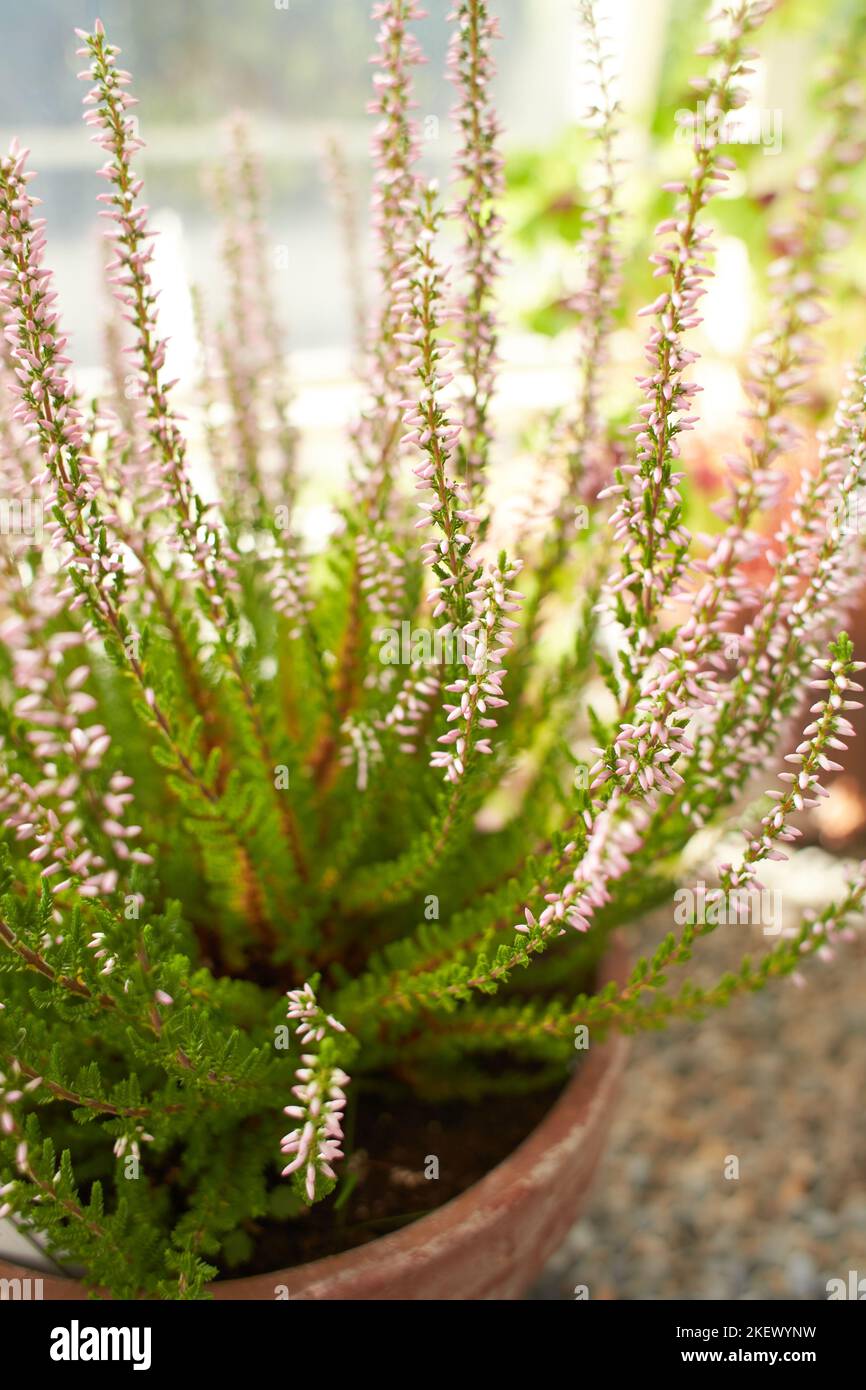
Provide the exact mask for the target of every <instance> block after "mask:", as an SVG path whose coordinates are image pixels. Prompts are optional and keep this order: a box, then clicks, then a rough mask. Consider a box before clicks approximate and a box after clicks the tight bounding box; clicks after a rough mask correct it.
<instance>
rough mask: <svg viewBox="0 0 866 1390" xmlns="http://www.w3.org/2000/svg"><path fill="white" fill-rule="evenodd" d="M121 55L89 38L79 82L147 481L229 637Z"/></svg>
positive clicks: (229, 582)
mask: <svg viewBox="0 0 866 1390" xmlns="http://www.w3.org/2000/svg"><path fill="white" fill-rule="evenodd" d="M119 52H120V50H119V49H118V48H117V47H116V46H114V45H112V44H109V43H107V42H106V40H105V35H104V33H102V32H100V31H97V30H94V33H93V34H89V35H86V36H85V39H84V47H83V48H80V49H79V50H78V53H79V54H80V56H82V57H85V58H89V59H90V66H89V68H87V69H86V70H85V71H84V72H82V73H81V74H80V76H81V78H82V79H83V80H85V81H89V82H92V83H93V86H92V87H91V89H90V91H88V93H87V95H86V96H85V98H84V105H85V106H86V107H87V108H88V109H87V112H86V114H85V117H84V119H85V123H86V124H87V125H88V126H91V127H92V128H93V129H94V130H95V132H96V133H95V134H94V136H93V139H94V141H95V143H96V144H98V145H99V146H100V147H101V148H102V149H103V150H105V152H106V153H107V154H108V156H109V159H108V162H107V163H106V164H105V165H104V166H103V167H102V169H100V171H99V173H100V175H101V177H102V178H104V179H105V180H106V181H107V183H108V184H109V185H110V189H109V191H107V192H105V193H101V194H99V195H98V197H99V201H100V202H102V203H104V204H105V208H104V210H103V212H102V214H101V216H103V217H104V218H105V219H106V220H107V221H109V222H110V223H111V224H112V225H111V226H110V227H109V229H108V230H107V232H106V236H107V237H108V238H109V239H110V240H111V242H112V245H113V248H114V253H115V254H114V259H113V261H112V262H111V264H110V266H109V283H110V284H111V285H112V286H113V287H114V291H115V294H116V297H117V299H118V300H119V302H120V303H121V305H122V306H123V308H124V309H125V311H126V313H127V317H128V319H129V322H130V323H131V325H132V329H133V345H132V349H131V351H132V353H133V355H134V357H135V358H136V359H137V367H138V373H139V376H140V381H141V387H142V396H143V400H144V402H145V406H144V409H143V413H142V416H141V419H142V424H143V427H144V428H145V429H146V431H147V436H148V440H149V445H148V450H147V457H146V459H145V460H143V461H142V464H143V466H144V467H145V469H146V477H147V482H148V483H149V484H150V485H151V486H152V487H153V489H155V490H156V491H157V492H158V493H159V494H160V496H161V499H162V506H163V508H164V509H165V510H166V511H168V512H170V513H172V514H173V515H174V517H175V525H176V530H175V531H174V532H173V533H172V534H171V535H170V536H169V537H167V540H168V541H169V543H170V544H171V545H173V546H174V548H175V549H177V550H179V551H180V552H181V553H183V554H185V555H186V556H187V557H188V558H189V560H190V561H191V562H192V564H193V565H194V567H195V572H196V575H197V577H198V579H199V580H200V582H201V584H202V586H203V588H204V591H205V593H206V594H207V597H208V600H209V602H210V605H211V608H212V613H213V619H214V622H215V623H216V624H217V625H218V628H219V629H220V630H222V629H223V628H224V625H225V607H226V602H227V597H228V595H229V593H230V592H232V591H235V590H236V587H237V581H236V578H235V573H234V568H233V559H234V557H233V555H232V552H231V548H230V547H229V546H228V545H227V543H226V542H225V540H224V538H223V537H221V535H220V533H219V530H218V528H217V527H216V526H214V525H213V524H211V523H210V522H207V521H206V518H205V511H206V509H205V508H204V507H203V506H202V503H201V500H200V499H199V498H198V497H197V495H196V493H195V491H194V490H193V487H192V485H191V483H190V480H189V475H188V470H187V465H186V446H185V443H184V439H183V435H182V434H181V432H180V429H179V428H178V426H177V423H176V421H175V419H174V417H173V415H172V412H171V408H170V405H169V401H168V389H169V388H168V385H167V384H166V383H164V381H163V376H162V372H163V367H164V365H165V353H166V344H165V342H164V340H163V339H161V338H160V337H159V336H158V334H157V329H156V296H155V294H154V291H153V287H152V282H151V277H150V271H149V269H148V267H149V265H150V261H151V260H152V257H153V246H152V244H151V243H152V238H153V233H152V232H150V231H149V230H148V227H147V209H146V207H142V206H139V205H138V202H137V200H138V196H139V194H140V193H141V189H142V181H141V180H140V179H139V178H138V177H137V176H136V174H135V171H134V170H133V168H132V163H131V161H132V158H133V156H134V155H135V154H136V153H137V152H138V151H139V150H140V149H142V148H143V141H142V140H140V139H139V137H138V136H137V134H136V133H135V125H134V122H133V121H132V120H131V119H130V118H129V117H128V115H127V112H128V111H129V109H130V108H131V107H132V106H134V105H135V104H136V99H135V98H134V97H132V96H130V95H129V93H128V92H126V91H125V90H124V88H125V87H127V86H128V85H129V83H130V81H131V78H130V75H129V73H127V72H124V71H123V70H122V69H120V68H118V66H117V55H118V54H119Z"/></svg>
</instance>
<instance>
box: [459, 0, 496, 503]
mask: <svg viewBox="0 0 866 1390" xmlns="http://www.w3.org/2000/svg"><path fill="white" fill-rule="evenodd" d="M448 19H449V21H451V22H453V23H455V24H456V28H455V31H454V34H453V36H452V39H451V44H450V47H449V51H448V67H449V77H450V80H451V81H452V82H453V83H454V85H455V86H456V88H457V91H458V101H457V103H456V105H455V106H454V107H453V109H452V116H453V119H454V121H455V123H456V125H457V128H458V132H459V148H458V152H457V158H456V165H455V178H456V181H457V182H458V183H460V184H462V185H463V191H462V195H461V197H460V198H459V200H458V202H457V204H456V206H455V207H454V209H453V212H454V215H455V216H456V217H458V218H459V219H460V221H461V223H462V230H463V247H462V252H463V280H464V285H463V287H462V290H461V293H460V295H459V297H458V299H457V302H456V305H455V306H454V317H455V318H456V319H457V321H458V322H459V324H460V325H461V327H460V359H461V366H462V368H463V373H464V375H465V378H466V386H465V387H464V388H463V390H462V393H461V402H460V410H461V415H462V425H463V433H462V436H461V442H460V445H459V446H458V459H459V462H458V467H459V472H460V474H461V476H462V479H463V481H464V483H465V484H466V486H467V488H468V490H469V495H470V496H471V497H472V498H477V497H479V496H480V493H481V490H482V484H483V473H484V469H485V466H486V464H487V456H488V453H489V450H490V443H491V439H490V422H489V418H488V416H489V408H490V401H491V397H492V394H493V390H494V386H495V381H496V341H497V325H496V312H495V308H494V293H495V285H496V278H497V275H498V273H499V270H500V268H501V264H502V256H501V252H500V249H499V241H500V233H501V229H502V217H501V215H500V213H499V212H498V210H497V203H498V201H499V199H500V197H501V195H502V191H503V185H504V179H503V174H502V156H501V155H500V153H499V151H498V149H497V143H498V140H499V136H500V133H501V127H500V124H499V120H498V118H497V116H496V113H495V109H494V107H493V104H492V101H491V97H490V93H489V86H490V82H491V80H492V79H493V77H494V76H495V73H496V64H495V62H494V60H493V56H492V53H491V46H492V41H493V40H494V39H497V38H499V37H501V35H500V33H499V24H498V20H496V19H493V18H491V16H490V13H489V7H488V5H487V4H486V2H485V0H461V3H460V4H458V5H457V6H456V7H455V9H454V10H453V11H452V12H451V14H450V15H449V16H448Z"/></svg>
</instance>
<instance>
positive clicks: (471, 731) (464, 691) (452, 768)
mask: <svg viewBox="0 0 866 1390" xmlns="http://www.w3.org/2000/svg"><path fill="white" fill-rule="evenodd" d="M518 573H519V566H518V565H513V566H510V567H508V566H506V568H505V569H500V567H499V565H498V564H493V563H491V564H490V565H489V566H488V571H487V573H486V574H485V575H484V577H483V578H480V579H479V580H478V581H477V582H476V585H475V587H474V588H473V589H471V590H470V591H469V595H468V599H469V604H470V606H471V609H472V615H473V616H472V618H471V620H470V621H469V622H468V623H466V624H465V625H464V627H463V629H462V633H463V637H464V639H465V640H467V643H468V644H469V651H468V653H467V655H466V667H467V675H466V676H465V677H462V676H461V677H460V678H459V679H457V680H455V681H451V682H450V683H449V684H447V685H446V686H445V689H446V691H447V692H448V693H449V694H450V695H455V696H458V697H459V699H458V700H457V701H456V702H455V703H454V704H446V705H445V706H444V710H445V715H446V719H447V722H448V723H449V724H451V725H453V727H452V728H451V729H450V730H449V731H448V733H445V734H442V735H441V736H440V737H439V739H438V742H439V743H440V744H442V745H444V746H443V747H442V748H439V749H436V750H434V752H433V753H432V755H431V758H430V766H431V767H438V768H441V769H442V770H443V771H444V775H445V780H446V781H448V782H453V783H456V782H459V781H460V779H461V778H462V777H463V776H464V775H465V773H466V769H467V766H468V764H469V760H470V758H471V757H472V756H473V755H474V754H482V755H487V756H489V755H490V754H491V753H492V751H493V750H492V748H491V745H490V738H489V736H488V734H487V732H486V731H487V730H492V729H495V728H496V727H497V720H496V719H495V718H494V713H495V711H497V710H500V709H503V708H504V707H505V706H506V705H507V703H508V702H507V700H506V699H505V698H504V696H503V693H502V682H503V680H504V679H505V670H504V668H503V665H502V660H503V657H504V656H505V654H506V653H507V651H508V650H509V648H510V647H511V644H512V636H511V632H512V630H513V628H515V627H516V626H517V624H516V622H515V621H514V619H513V618H512V617H510V616H509V615H510V614H512V613H516V612H517V610H518V609H519V607H520V600H521V598H522V597H523V595H522V594H520V593H518V591H517V590H516V589H512V588H511V587H510V585H511V582H512V581H513V580H514V579H516V577H517V575H518Z"/></svg>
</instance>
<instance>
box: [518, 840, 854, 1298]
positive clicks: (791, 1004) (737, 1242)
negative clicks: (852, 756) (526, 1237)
mask: <svg viewBox="0 0 866 1390" xmlns="http://www.w3.org/2000/svg"><path fill="white" fill-rule="evenodd" d="M778 867H779V869H780V870H781V872H782V875H783V877H782V878H780V880H779V881H780V882H781V883H783V884H784V891H785V902H786V905H788V906H790V905H792V904H793V903H794V902H795V901H796V900H797V899H799V900H800V901H803V900H807V901H808V900H812V901H815V900H818V899H819V898H821V894H822V890H824V889H826V891H827V895H828V896H829V895H830V894H831V893H832V892H833V888H834V882H835V881H838V875H839V865H838V863H837V862H836V861H833V860H831V859H830V858H829V856H826V855H823V854H822V853H821V852H820V851H817V850H809V851H806V852H805V853H803V854H802V855H799V856H797V857H796V859H795V861H794V863H792V864H791V865H785V866H781V865H780V866H778ZM670 926H671V923H670V922H668V921H661V922H659V921H658V920H657V921H656V922H655V923H654V924H652V925H648V926H647V927H646V928H644V930H643V931H642V932H641V933H640V939H641V940H642V941H643V944H644V946H645V947H647V946H650V945H652V944H653V943H654V942H656V941H657V940H658V939H659V938H660V936H661V935H663V934H664V932H665V931H667V930H669V929H670ZM755 930H758V931H759V930H760V929H755V928H750V927H745V926H729V927H724V928H719V929H718V930H717V931H716V933H715V934H714V935H713V936H711V937H707V938H705V939H704V940H703V941H702V942H700V943H699V946H700V947H701V952H700V954H701V968H697V967H696V968H694V969H693V970H692V971H691V975H692V977H693V978H694V979H696V980H699V981H702V982H703V981H709V980H712V979H713V978H715V977H717V976H718V975H719V974H721V973H723V972H724V971H725V970H728V969H731V968H733V967H735V966H736V964H737V963H738V961H739V959H740V957H741V955H742V954H743V953H744V952H745V951H746V950H748V949H750V948H751V949H753V950H754V953H755V954H757V953H758V951H759V950H760V946H758V947H757V949H755V947H754V941H752V942H751V943H750V944H749V945H744V933H745V934H746V937H747V938H748V936H749V934H750V933H752V932H754V931H755ZM864 999H866V935H861V937H860V939H859V940H858V942H857V944H856V945H851V946H846V947H842V948H841V949H840V951H839V953H838V955H837V956H836V958H835V960H834V961H832V962H831V963H828V964H822V963H820V962H817V961H815V962H814V963H813V964H812V968H811V969H809V971H808V985H807V987H806V988H804V989H798V988H797V987H796V986H793V985H791V984H790V983H789V981H787V980H785V981H780V982H777V983H776V986H775V988H774V987H772V986H770V987H768V989H767V990H765V991H764V992H763V993H761V994H756V995H752V996H749V997H747V998H742V999H740V1000H738V1001H735V1002H734V1003H733V1004H732V1005H731V1006H730V1007H729V1009H728V1010H727V1011H723V1012H720V1013H718V1014H716V1015H714V1016H712V1017H710V1018H708V1019H707V1020H706V1021H705V1022H704V1023H703V1024H700V1025H690V1024H685V1025H683V1024H680V1025H674V1026H673V1027H672V1028H671V1029H670V1030H669V1031H668V1032H667V1033H657V1034H649V1035H644V1036H641V1037H638V1038H636V1039H635V1040H634V1051H633V1054H632V1058H631V1061H630V1065H629V1071H628V1077H627V1082H626V1086H625V1090H624V1094H623V1096H622V1099H621V1101H620V1107H619V1110H618V1114H617V1118H616V1121H615V1123H614V1127H613V1131H612V1134H611V1138H610V1140H609V1143H608V1148H607V1153H606V1155H605V1157H604V1159H603V1160H602V1164H601V1166H600V1168H599V1171H598V1173H597V1175H596V1180H595V1185H594V1188H593V1191H592V1193H591V1195H590V1200H589V1204H588V1206H587V1208H586V1210H585V1213H584V1215H583V1218H582V1219H581V1220H580V1221H579V1222H578V1224H577V1225H576V1226H574V1227H573V1228H572V1229H571V1230H570V1231H569V1232H568V1234H567V1236H566V1237H565V1240H564V1242H563V1245H562V1247H561V1249H560V1251H559V1252H558V1254H557V1255H556V1256H555V1257H554V1259H553V1260H552V1262H551V1264H550V1265H549V1267H548V1269H547V1270H546V1271H545V1274H544V1275H543V1277H542V1279H541V1280H540V1281H539V1283H538V1284H537V1285H536V1287H535V1288H534V1289H533V1290H532V1292H531V1293H530V1295H529V1297H530V1298H532V1299H560V1298H574V1296H575V1292H574V1291H575V1286H577V1285H581V1284H583V1285H586V1286H587V1287H588V1290H589V1297H590V1298H594V1299H599V1298H602V1299H712V1298H718V1299H730V1300H737V1299H755V1298H768V1299H792V1300H797V1299H806V1300H808V1299H824V1298H826V1297H827V1290H826V1284H827V1280H828V1279H831V1278H838V1277H841V1278H843V1279H845V1280H846V1282H847V1279H848V1272H849V1270H857V1271H858V1272H859V1276H860V1277H866V1105H864V1096H866V1010H864ZM730 1156H733V1157H735V1158H736V1159H737V1160H739V1177H738V1178H731V1177H726V1176H725V1171H726V1164H727V1165H728V1171H731V1170H732V1169H733V1167H734V1165H733V1164H730V1163H729V1158H730ZM864 1288H866V1285H864Z"/></svg>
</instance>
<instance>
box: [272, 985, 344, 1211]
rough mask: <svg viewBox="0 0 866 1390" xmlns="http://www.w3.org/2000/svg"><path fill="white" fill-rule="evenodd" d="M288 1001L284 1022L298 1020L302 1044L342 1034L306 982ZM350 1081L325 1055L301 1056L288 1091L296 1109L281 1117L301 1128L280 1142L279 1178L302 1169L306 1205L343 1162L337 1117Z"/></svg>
mask: <svg viewBox="0 0 866 1390" xmlns="http://www.w3.org/2000/svg"><path fill="white" fill-rule="evenodd" d="M288 999H289V1010H288V1015H287V1016H288V1018H290V1019H298V1020H299V1022H298V1024H297V1027H296V1030H295V1031H296V1032H297V1035H298V1037H299V1038H300V1040H301V1042H302V1043H310V1042H314V1043H321V1042H322V1041H323V1039H325V1037H326V1036H327V1035H328V1034H334V1033H337V1034H339V1033H344V1032H345V1031H346V1030H345V1028H344V1027H343V1025H342V1023H340V1022H339V1021H338V1020H337V1019H336V1018H334V1017H333V1016H332V1015H331V1014H326V1013H325V1012H324V1010H323V1009H322V1008H321V1007H320V1006H319V1004H318V1003H317V1001H316V995H315V991H314V990H313V987H312V985H310V984H309V982H308V983H307V984H305V985H303V986H302V987H301V988H300V989H294V990H290V991H289V994H288ZM349 1081H350V1078H349V1077H348V1076H347V1075H346V1073H345V1072H344V1071H343V1070H342V1069H341V1068H340V1067H337V1066H335V1065H334V1064H333V1061H332V1060H331V1053H330V1051H328V1052H327V1053H326V1054H323V1052H322V1051H321V1050H320V1051H318V1052H315V1053H304V1054H302V1056H301V1065H300V1067H298V1068H297V1070H296V1072H295V1082H296V1084H295V1085H294V1086H293V1087H292V1094H293V1095H294V1096H295V1097H296V1100H297V1104H292V1105H287V1106H286V1107H285V1113H286V1114H287V1115H289V1116H290V1117H291V1118H292V1119H295V1120H298V1121H299V1122H300V1123H299V1124H298V1126H297V1127H296V1128H295V1129H293V1130H291V1132H290V1133H289V1134H286V1135H284V1136H283V1138H282V1140H281V1150H282V1152H283V1154H288V1155H290V1162H289V1163H288V1164H287V1165H286V1167H285V1168H284V1169H283V1174H282V1175H283V1177H289V1176H290V1175H291V1174H292V1173H296V1172H299V1171H300V1170H301V1169H303V1170H304V1190H305V1193H306V1196H307V1200H308V1201H309V1202H314V1201H315V1199H316V1179H317V1176H318V1175H319V1174H322V1175H323V1176H324V1177H326V1178H329V1179H334V1178H335V1177H336V1173H335V1172H334V1168H333V1164H334V1163H335V1162H336V1161H337V1160H338V1159H340V1158H342V1157H343V1151H342V1149H341V1148H340V1144H341V1142H342V1138H343V1129H342V1112H343V1110H344V1109H345V1105H346V1092H345V1089H344V1088H345V1087H346V1086H348V1084H349Z"/></svg>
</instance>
